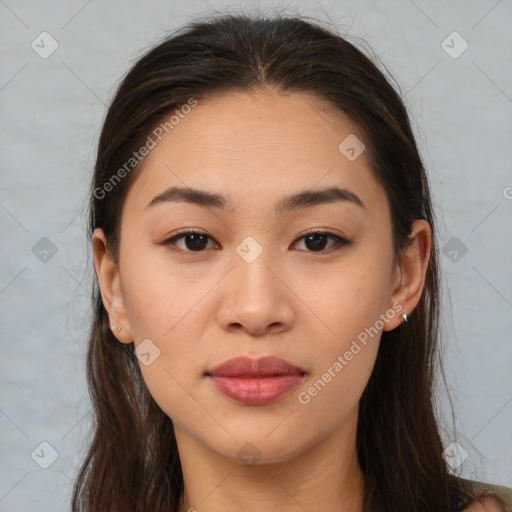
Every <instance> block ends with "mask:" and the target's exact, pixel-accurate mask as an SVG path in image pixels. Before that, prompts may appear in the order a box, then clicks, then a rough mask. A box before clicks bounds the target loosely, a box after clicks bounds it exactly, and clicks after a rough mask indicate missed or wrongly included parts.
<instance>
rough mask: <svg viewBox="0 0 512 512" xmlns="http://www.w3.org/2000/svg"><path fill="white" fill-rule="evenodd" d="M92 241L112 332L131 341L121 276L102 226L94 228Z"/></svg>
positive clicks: (102, 296)
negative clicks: (110, 252)
mask: <svg viewBox="0 0 512 512" xmlns="http://www.w3.org/2000/svg"><path fill="white" fill-rule="evenodd" d="M91 241H92V246H93V251H94V267H95V269H96V275H97V276H98V283H99V286H100V291H101V298H102V300H103V304H104V306H105V309H106V310H107V313H108V319H109V323H110V326H111V328H112V333H113V334H114V336H115V337H116V338H117V339H118V340H119V341H120V342H121V343H131V342H132V341H133V335H132V332H131V329H130V323H129V322H128V317H127V315H126V309H125V304H124V298H123V293H122V287H121V276H120V274H119V271H118V268H117V266H116V264H115V263H114V261H113V260H112V258H111V256H110V254H109V250H108V247H107V243H108V242H107V239H106V237H105V234H104V233H103V230H102V229H101V228H97V229H95V230H94V233H93V235H92V240H91ZM119 327H120V328H121V329H119Z"/></svg>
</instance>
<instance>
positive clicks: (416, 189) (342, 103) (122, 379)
mask: <svg viewBox="0 0 512 512" xmlns="http://www.w3.org/2000/svg"><path fill="white" fill-rule="evenodd" d="M265 85H271V86H275V87H277V88H278V89H279V90H283V91H288V92H308V93H313V94H315V95H316V96H317V97H318V98H320V99H322V100H323V101H326V102H327V103H328V104H330V105H332V109H333V111H334V112H336V111H340V112H344V113H346V114H348V116H349V117H350V118H351V119H352V121H354V122H355V123H356V124H357V125H358V126H359V128H360V129H361V132H362V133H363V134H364V135H365V141H367V142H368V144H367V153H366V154H367V155H368V156H369V161H370V166H371V171H372V173H373V175H374V177H375V179H376V180H377V181H378V182H379V183H380V184H381V185H382V187H383V189H384V190H385V193H386V195H387V198H388V201H389V204H390V208H391V215H392V226H393V242H394V250H395V256H398V255H399V254H400V251H402V250H403V249H404V248H405V247H406V246H407V242H408V235H409V234H410V231H411V226H412V223H413V222H414V220H416V219H425V220H426V221H428V223H429V224H430V226H431V228H432V231H433V245H432V252H431V255H430V262H429V266H428V270H427V273H426V280H425V289H424V293H423V295H422V297H421V300H420V302H419V304H418V306H417V307H416V309H415V310H414V311H413V312H412V314H411V315H410V318H409V321H408V322H407V323H406V324H405V325H403V326H401V327H399V328H397V329H395V330H393V331H390V332H383V333H382V338H381V343H380V348H379V352H378V356H377V360H376V364H375V368H374V370H373V373H372V375H371V377H370V380H369V382H368V385H367V387H366V389H365V391H364V393H363V395H362V398H361V401H360V406H359V423H358V427H357V451H358V456H359V462H360V465H361V467H362V470H363V473H364V476H365V486H366V489H365V504H366V510H371V511H377V510H378V511H381V512H396V511H398V510H411V511H415V512H432V511H451V512H455V511H460V510H462V508H463V507H464V506H465V505H466V504H467V502H468V499H469V498H468V496H467V495H466V493H465V491H464V490H463V489H462V485H461V483H460V480H458V479H456V478H454V477H452V476H450V474H449V472H448V470H447V466H446V464H445V461H444V459H443V457H442V451H443V446H442V441H441V437H440V433H439V425H438V422H437V419H436V415H435V408H434V406H435V403H434V382H435V378H436V375H437V372H436V368H438V364H439V360H438V359H439V358H438V354H439V350H438V349H439V347H438V318H439V309H440V305H439V263H438V247H437V245H436V240H437V239H436V230H435V219H434V213H433V208H432V203H431V197H430V191H429V185H428V180H427V176H426V171H425V168H424V165H423V163H422V160H421V157H420V155H419V151H418V148H417V146H416V142H415V139H414V136H413V132H412V130H411V126H410V121H409V118H408V114H407V112H406V108H405V106H404V104H403V101H402V100H401V98H400V95H399V94H398V93H397V91H396V90H395V89H394V87H393V86H392V85H391V82H390V81H388V79H386V77H385V75H384V73H383V72H382V71H380V70H379V68H378V67H377V66H376V65H375V64H374V63H373V62H372V60H371V59H370V58H369V57H367V56H366V55H365V54H364V53H363V52H362V51H361V50H359V49H357V48H356V47H355V46H354V45H353V44H351V43H350V42H348V41H347V40H346V39H344V38H342V37H340V36H339V35H337V34H335V33H333V32H331V31H330V30H328V29H326V28H324V27H321V26H320V25H319V24H318V23H313V22H310V21H308V20H306V19H304V18H296V17H286V16H275V17H268V18H265V17H261V16H254V17H251V16H243V15H226V16H218V17H213V18H208V19H206V20H199V21H195V22H193V23H191V24H190V25H188V26H186V27H185V28H183V29H181V30H180V31H178V32H176V33H174V34H172V36H170V37H168V38H167V39H165V40H164V41H163V42H162V43H161V44H158V45H157V46H155V47H154V48H151V49H150V50H149V51H148V52H147V53H145V54H144V55H143V56H142V57H141V58H140V59H139V60H138V61H137V62H136V63H135V65H134V66H133V67H132V69H131V70H130V71H129V72H128V74H127V75H126V76H125V78H124V79H123V80H122V82H121V84H120V86H119V87H118V89H117V91H116V94H115V96H114V98H113V101H112V103H111V105H110V108H109V110H108V113H107V115H106V118H105V121H104V124H103V128H102V131H101V135H100V139H99V144H98V153H97V160H96V166H95V172H94V178H93V183H92V188H91V200H90V224H89V232H88V236H89V240H90V238H91V236H92V233H93V231H94V229H95V228H98V227H100V228H102V229H103V231H104V233H105V235H106V237H107V239H108V241H109V251H110V254H111V256H112V257H113V258H114V261H116V262H117V261H118V249H119V225H120V218H121V208H122V205H123V202H124V199H125V197H126V194H127V191H128V190H129V187H130V184H131V183H132V182H133V179H134V176H135V174H136V172H137V169H138V168H139V167H140V163H137V164H136V165H133V168H128V169H127V168H126V162H129V161H130V158H131V157H132V155H133V152H134V151H136V150H137V149H138V148H140V147H141V146H142V145H143V144H144V142H146V141H147V137H148V135H150V134H151V133H152V130H153V129H154V127H155V126H157V123H158V122H160V121H161V120H162V118H164V116H169V115H170V113H172V112H173V111H175V110H176V109H178V108H180V106H183V105H185V104H186V103H187V102H189V101H190V99H191V98H194V99H195V100H196V101H198V102H200V101H201V98H202V97H206V96H208V95H209V94H212V93H217V92H225V91H249V90H251V89H254V88H258V87H261V86H265ZM123 166H125V167H124V169H125V171H126V172H124V173H122V179H119V180H116V181H113V176H114V174H116V172H117V171H118V169H121V168H123ZM117 176H118V177H119V176H120V174H119V173H117ZM108 183H110V186H108ZM92 299H93V308H94V317H93V319H92V326H91V330H90V338H89V351H88V359H87V372H88V384H89V389H90V393H91V398H92V403H93V406H94V413H95V425H94V438H93V440H92V443H91V444H90V447H89V451H88V453H87V456H86V458H85V460H84V462H83V465H82V467H81V470H80V472H79V475H78V477H77V480H76V483H75V488H74V495H73V510H74V512H79V511H80V512H83V511H87V512H102V511H105V512H107V511H108V512H130V511H137V512H146V511H147V512H155V511H164V510H169V511H175V510H177V506H178V501H179V498H180V496H181V493H182V490H183V478H182V473H181V466H180V461H179V457H178V451H177V446H176V441H175V437H174V432H173V424H172V421H171V419H170V418H168V417H167V416H166V415H165V413H164V412H162V410H161V409H160V408H159V407H158V406H157V404H156V403H155V401H154V400H153V398H152V397H151V395H150V394H149V392H148V390H147V388H146V385H145V383H144V381H143V379H142V376H141V372H140V370H139V365H138V361H137V359H136V358H135V357H134V350H133V344H129V345H125V344H122V343H119V342H118V341H117V339H116V338H115V337H114V336H113V334H112V332H111V330H110V328H109V321H108V315H107V312H106V310H105V307H104V305H103V303H102V299H101V295H100V292H99V287H98V282H97V280H95V283H94V292H93V297H92Z"/></svg>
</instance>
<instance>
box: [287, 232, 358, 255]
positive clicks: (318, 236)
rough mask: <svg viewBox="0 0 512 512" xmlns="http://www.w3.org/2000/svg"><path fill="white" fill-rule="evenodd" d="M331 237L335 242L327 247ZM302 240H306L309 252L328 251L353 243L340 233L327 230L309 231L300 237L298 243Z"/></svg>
mask: <svg viewBox="0 0 512 512" xmlns="http://www.w3.org/2000/svg"><path fill="white" fill-rule="evenodd" d="M329 239H330V240H332V242H333V243H331V246H330V247H328V248H327V249H326V246H327V245H328V243H329ZM300 240H304V244H305V246H306V248H307V252H327V251H329V250H331V249H339V248H341V247H342V246H344V245H349V244H350V243H351V242H349V241H348V240H345V239H344V238H341V237H340V236H338V235H335V234H333V233H329V232H326V231H312V232H309V233H307V234H306V235H304V236H302V237H300V238H299V239H298V240H297V241H296V243H297V242H298V241H300Z"/></svg>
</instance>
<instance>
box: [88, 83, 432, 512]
mask: <svg viewBox="0 0 512 512" xmlns="http://www.w3.org/2000/svg"><path fill="white" fill-rule="evenodd" d="M350 134H355V135H356V136H357V137H358V138H359V139H361V140H363V141H364V136H363V135H362V134H361V133H360V132H359V131H358V130H357V128H356V127H355V126H354V125H353V124H352V123H351V122H350V120H349V119H348V118H346V117H345V116H343V115H342V114H341V113H339V114H333V113H332V107H331V108H328V107H326V106H325V105H323V104H322V103H320V102H319V100H318V99H315V98H314V97H313V96H309V95H306V94H297V93H293V94H283V93H278V92H276V91H274V90H271V89H267V90H264V91H263V90H260V91H258V92H254V93H251V94H248V93H231V94H226V95H219V96H215V97H209V98H208V99H205V100H200V102H199V104H198V105H197V106H196V107H195V108H194V109H193V111H192V112H191V113H190V114H189V115H188V116H187V117H186V118H185V119H183V120H181V121H180V123H179V124H178V125H177V126H176V127H175V128H174V129H173V130H172V131H171V132H170V133H169V134H168V135H166V136H165V138H163V139H162V140H161V141H160V142H159V143H158V144H157V146H156V147H155V148H154V149H153V150H152V151H151V153H150V154H149V155H148V157H147V159H146V161H145V163H144V166H143V168H142V169H141V172H140V173H139V174H138V176H137V179H136V180H135V182H134V183H133V185H132V187H131V189H130V191H129V193H128V196H127V198H126V202H125V204H124V208H123V213H122V222H121V245H120V259H119V266H118V267H117V266H116V265H115V264H114V262H113V261H112V259H111V258H110V256H109V254H108V242H107V240H106V239H105V236H104V234H103V232H102V230H101V229H97V230H96V231H95V233H94V235H93V240H92V242H93V247H94V259H95V267H96V272H97V275H98V278H99V282H100V287H101V294H102V298H103V302H104V304H105V307H106V308H107V311H108V313H109V318H110V322H111V324H112V325H114V326H120V327H121V328H122V329H121V330H120V331H117V330H115V331H114V333H115V335H116V336H117V338H118V340H119V341H120V342H121V343H131V342H132V341H134V342H135V346H136V347H137V346H139V344H140V343H142V342H143V340H146V339H149V340H151V343H152V344H153V346H156V347H158V350H159V351H160V354H159V356H158V357H157V358H156V359H154V361H153V362H152V364H150V365H149V366H145V365H143V364H141V370H142V373H143V376H144V379H145V381H146V383H147V386H148V388H149V390H150V392H151V394H152V396H153V397H154V398H155V400H156V401H157V403H158V404H159V405H160V407H161V408H162V409H163V410H164V411H165V413H166V414H167V415H168V416H169V417H170V418H171V419H172V420H173V422H174V425H175V432H176V439H177V443H178V448H179V454H180V460H181V464H182V467H183V475H184V485H185V494H184V496H183V499H182V501H181V504H180V508H179V512H187V511H193V510H197V511H198V512H202V511H208V512H220V511H222V512H226V511H231V510H233V511H235V510H244V511H247V512H262V511H265V512H266V511H268V510H280V511H283V512H296V511H297V512H299V511H301V512H303V511H304V510H308V511H313V510H322V511H324V512H340V511H343V512H361V511H362V508H363V487H364V478H363V474H362V471H361V468H360V467H359V464H358V461H357V456H356V444H355V441H356V428H357V421H358V403H359V400H360V397H361V394H362V392H363V390H364V388H365V386H366V383H367V382H368V379H369V377H370V374H371V372H372V369H373V365H374V362H375V358H376V355H377V350H378V345H379V342H380V336H381V332H382V330H392V329H394V328H396V327H397V326H399V324H400V321H401V320H400V316H401V314H402V313H406V314H408V315H409V314H411V313H412V312H413V310H414V308H415V307H416V305H417V304H418V302H419V300H420V297H421V294H422V292H423V288H424V279H425V272H426V269H427V265H428V258H429V253H430V248H431V230H430V227H429V225H428V223H426V222H425V221H422V220H418V221H416V222H415V223H414V225H413V230H412V233H411V245H410V246H409V248H408V249H407V251H406V252H405V253H403V254H402V255H400V257H399V259H398V260H395V258H394V254H393V248H392V238H391V218H390V211H389V205H388V202H387V199H386V196H385V193H384V190H383V189H382V187H381V186H380V185H379V184H378V183H377V182H376V181H375V179H374V178H373V176H372V175H371V172H370V169H369V166H368V162H367V160H366V155H365V152H363V153H362V154H361V155H360V156H359V157H358V158H356V159H355V160H354V161H350V160H349V159H348V158H346V157H345V156H344V155H343V154H342V153H341V152H340V151H339V150H338V146H339V144H340V143H341V142H342V141H343V140H344V139H345V138H346V137H347V136H348V135H350ZM171 186H175V187H185V186H188V187H194V188H197V189H201V190H205V191H209V192H212V193H217V194H223V195H227V196H229V198H230V203H229V207H228V208H226V209H224V210H223V209H219V208H215V207H213V206H208V207H201V206H198V205H196V204H191V203H187V202H183V201H181V202H169V201H167V202H159V203H158V204H156V205H154V206H152V207H149V208H146V206H147V205H148V203H149V202H150V201H151V200H152V199H153V198H154V197H155V196H157V195H158V194H160V193H162V192H163V191H164V190H166V189H167V188H169V187H171ZM335 186H336V187H340V188H344V189H347V190H349V191H350V192H351V193H353V194H355V195H357V196H358V197H359V198H360V200H361V201H362V203H363V206H360V205H358V204H356V203H355V202H352V201H331V202H324V203H320V204H315V205H310V206H307V207H302V208H297V209H295V210H291V211H289V212H284V213H283V212H281V213H277V212H275V211H274V204H275V203H276V202H278V201H279V200H281V199H282V198H283V197H284V196H287V195H289V194H294V193H298V192H302V191H312V190H314V191H317V190H323V189H325V188H330V187H335ZM184 228H190V229H191V230H192V229H193V230H194V231H195V232H199V233H203V234H206V235H208V237H209V238H208V242H207V243H206V242H205V248H204V249H202V250H201V251H195V250H194V246H193V244H192V243H191V240H190V238H188V241H187V239H186V238H182V239H180V240H178V241H176V242H175V243H174V248H175V250H174V251H173V250H171V247H172V246H171V245H167V246H166V245H165V244H163V243H162V242H164V241H165V240H167V239H169V238H170V237H172V236H174V235H176V234H177V233H178V232H179V231H180V230H182V229H184ZM313 228H314V229H316V230H318V231H319V232H329V233H332V234H333V235H336V236H339V237H342V238H345V239H347V240H348V241H350V242H351V243H350V244H348V245H337V244H336V242H335V240H334V239H332V238H327V239H326V243H325V246H324V247H325V248H324V249H323V250H315V245H314V244H312V243H307V242H306V239H305V238H304V237H305V235H306V231H307V230H308V229H313ZM248 236H250V237H252V238H253V239H254V240H255V241H256V242H257V244H258V246H259V247H260V248H261V250H262V252H261V254H260V255H259V256H258V257H257V258H256V259H255V260H254V261H252V262H250V263H248V261H247V260H245V259H244V258H242V257H241V255H240V254H241V253H239V252H237V251H236V249H237V247H239V246H240V244H242V242H244V241H246V240H245V239H246V237H248ZM106 247H107V249H106ZM242 247H245V248H249V246H246V245H244V244H242ZM255 247H256V246H251V247H250V248H249V250H250V251H254V250H255ZM383 316H384V317H385V318H386V321H385V322H382V323H383V325H382V327H381V326H380V324H379V323H377V321H378V320H379V318H380V319H382V318H383ZM372 326H374V327H375V326H377V327H379V328H378V329H377V330H378V331H379V332H378V334H377V335H374V336H372V337H369V338H368V342H367V344H366V345H363V344H362V343H359V346H360V351H358V352H357V353H356V354H355V355H353V356H352V357H350V354H348V355H347V357H345V354H347V351H348V352H350V351H351V347H354V345H353V342H354V340H357V339H358V335H360V334H361V333H362V332H364V331H365V329H367V328H370V327H372ZM146 343H147V342H146ZM352 353H353V352H352ZM240 355H245V356H250V357H253V358H257V357H260V356H267V355H275V356H278V357H280V358H282V359H285V360H287V361H288V362H290V363H292V364H294V365H296V366H299V367H301V368H303V369H304V370H305V372H306V375H305V376H304V378H303V381H302V382H301V383H300V384H299V386H298V387H297V388H295V389H293V390H292V391H291V392H290V393H288V394H287V395H286V396H284V397H282V398H280V399H279V400H277V401H276V402H274V403H271V404H267V405H257V406H255V405H246V404H241V403H239V402H236V401H234V400H232V399H230V398H227V397H226V396H225V395H223V394H221V393H220V392H219V391H218V390H217V389H216V388H214V387H213V386H212V384H211V382H210V381H209V379H208V378H207V377H206V376H205V372H206V370H207V369H209V368H212V367H213V366H215V365H217V364H219V363H221V362H224V361H226V360H228V359H231V358H232V357H235V356H240ZM338 356H342V357H343V358H344V359H343V360H344V361H345V362H346V364H343V365H342V370H336V369H335V370H333V367H334V364H335V363H336V361H339V360H338ZM349 358H350V359H349ZM338 368H339V367H338ZM329 369H331V371H330V373H329ZM326 373H328V376H327V377H325V375H326ZM329 375H330V378H329ZM319 379H323V382H324V383H325V386H323V387H321V390H320V391H318V390H317V392H316V393H315V392H314V391H310V390H311V388H312V387H313V385H314V383H315V382H317V381H318V380H319ZM325 381H327V383H326V382H325ZM301 393H302V394H301ZM299 396H301V397H302V401H301V400H299ZM308 397H309V398H308ZM248 446H249V447H250V448H247V447H248ZM248 449H249V450H253V452H251V453H252V454H253V456H254V458H253V463H252V464H248V462H247V459H246V458H243V456H242V455H243V454H244V453H246V452H247V450H248ZM241 450H242V451H241ZM244 450H245V451H244ZM241 454H242V455H241Z"/></svg>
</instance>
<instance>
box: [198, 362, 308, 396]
mask: <svg viewBox="0 0 512 512" xmlns="http://www.w3.org/2000/svg"><path fill="white" fill-rule="evenodd" d="M206 375H207V376H208V378H209V379H210V381H211V382H212V383H213V385H214V386H215V387H216V389H217V390H219V391H220V392H221V393H223V394H224V395H226V396H227V397H229V398H232V399H233V400H236V401H237V402H240V403H243V404H246V405H266V404H270V403H272V402H275V401H276V400H278V399H279V398H281V397H282V396H284V395H286V394H287V393H288V392H289V391H290V390H291V389H292V388H294V387H295V386H296V385H297V384H299V382H300V381H301V380H302V378H303V377H304V375H305V372H304V371H303V370H302V369H300V368H297V367H296V366H293V365H292V364H290V363H288V362H287V361H284V360H283V359H280V358H278V357H262V358H260V359H251V358H249V357H236V358H234V359H230V360H229V361H226V362H225V363H222V364H221V365H219V366H217V367H216V368H214V369H213V370H210V371H208V372H207V373H206Z"/></svg>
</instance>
